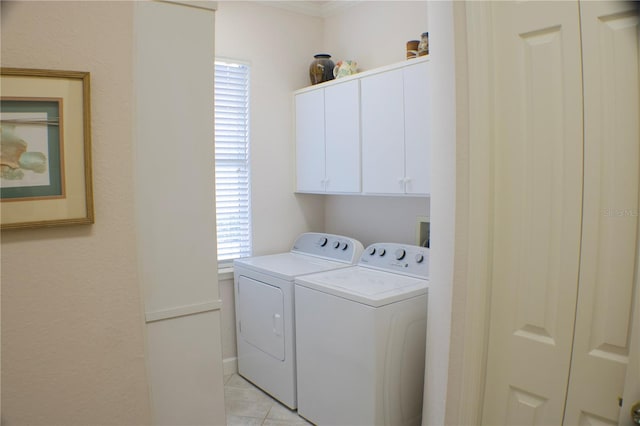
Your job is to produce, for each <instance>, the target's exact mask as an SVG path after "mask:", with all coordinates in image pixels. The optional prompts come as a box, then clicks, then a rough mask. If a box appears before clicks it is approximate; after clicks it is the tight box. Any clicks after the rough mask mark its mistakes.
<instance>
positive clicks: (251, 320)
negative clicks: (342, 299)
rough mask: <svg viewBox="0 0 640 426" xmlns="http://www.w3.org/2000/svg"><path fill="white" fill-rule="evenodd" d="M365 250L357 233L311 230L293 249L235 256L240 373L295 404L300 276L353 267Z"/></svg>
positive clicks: (293, 405) (294, 405) (281, 398)
mask: <svg viewBox="0 0 640 426" xmlns="http://www.w3.org/2000/svg"><path fill="white" fill-rule="evenodd" d="M362 252H363V246H362V244H361V243H360V242H359V241H357V240H355V239H353V238H349V237H345V236H341V235H332V234H319V233H311V232H310V233H304V234H302V235H300V236H299V237H298V238H297V239H296V241H295V243H294V244H293V247H292V249H291V251H290V252H286V253H279V254H273V255H266V256H256V257H249V258H243V259H237V260H235V261H234V282H235V307H236V337H237V350H238V373H239V374H240V375H241V376H243V377H244V378H246V379H247V380H249V381H251V382H252V383H254V384H255V385H257V386H258V387H259V388H261V389H262V390H264V391H265V392H267V393H269V394H270V395H271V396H273V397H274V398H276V399H277V400H279V401H280V402H282V403H283V404H285V405H286V406H288V407H289V408H292V409H295V408H296V407H297V399H296V354H295V347H296V346H295V324H294V319H295V315H294V279H295V278H296V277H298V276H302V275H304V274H311V273H316V272H321V271H328V270H334V269H338V268H345V267H348V266H353V265H354V264H355V263H356V262H357V261H358V259H359V258H360V255H361V254H362Z"/></svg>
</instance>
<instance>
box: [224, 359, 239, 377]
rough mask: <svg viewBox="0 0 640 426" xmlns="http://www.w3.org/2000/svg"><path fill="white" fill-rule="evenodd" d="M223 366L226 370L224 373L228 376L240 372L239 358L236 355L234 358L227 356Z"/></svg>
mask: <svg viewBox="0 0 640 426" xmlns="http://www.w3.org/2000/svg"><path fill="white" fill-rule="evenodd" d="M222 367H223V370H224V375H225V376H228V375H229V374H233V373H237V372H238V358H236V357H235V356H234V357H232V358H225V359H223V360H222Z"/></svg>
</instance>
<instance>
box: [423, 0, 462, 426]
mask: <svg viewBox="0 0 640 426" xmlns="http://www.w3.org/2000/svg"><path fill="white" fill-rule="evenodd" d="M429 25H430V28H431V29H432V32H433V34H437V35H438V36H437V37H436V38H435V39H434V38H432V40H430V42H431V43H430V44H431V48H430V52H429V55H430V56H431V62H430V64H431V77H432V79H433V81H434V82H437V84H436V83H434V84H432V85H431V88H432V95H433V97H432V98H431V111H432V116H431V119H432V120H431V126H430V135H431V141H432V144H431V158H432V163H431V182H432V192H431V259H430V267H431V268H430V271H429V273H430V281H431V286H430V288H429V307H428V313H427V357H426V358H427V359H426V371H425V394H424V406H423V410H422V412H423V417H422V424H423V425H444V424H445V410H446V402H447V401H446V395H447V384H448V383H447V381H448V374H449V347H450V335H451V306H452V297H453V296H452V292H453V273H454V248H455V244H454V243H455V240H454V238H455V219H456V142H457V139H456V84H455V83H456V81H455V76H456V75H455V70H456V68H455V65H456V64H455V44H454V26H453V2H450V1H442V2H432V3H430V8H429Z"/></svg>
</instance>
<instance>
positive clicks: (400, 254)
mask: <svg viewBox="0 0 640 426" xmlns="http://www.w3.org/2000/svg"><path fill="white" fill-rule="evenodd" d="M405 254H406V252H405V251H404V249H398V250H396V260H402V259H404V256H405Z"/></svg>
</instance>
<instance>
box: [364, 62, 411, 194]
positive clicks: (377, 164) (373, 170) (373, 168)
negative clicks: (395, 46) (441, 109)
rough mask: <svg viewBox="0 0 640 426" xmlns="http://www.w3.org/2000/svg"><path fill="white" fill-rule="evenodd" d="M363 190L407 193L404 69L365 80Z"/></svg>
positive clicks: (374, 192) (366, 191)
mask: <svg viewBox="0 0 640 426" xmlns="http://www.w3.org/2000/svg"><path fill="white" fill-rule="evenodd" d="M360 90H361V101H362V102H361V106H360V107H361V111H362V190H363V192H365V193H373V194H376V193H377V194H402V193H404V177H405V173H404V99H403V94H402V91H403V83H402V70H401V69H399V70H393V71H388V72H383V73H380V74H375V75H373V76H370V77H365V78H362V79H361V81H360Z"/></svg>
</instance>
